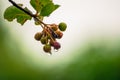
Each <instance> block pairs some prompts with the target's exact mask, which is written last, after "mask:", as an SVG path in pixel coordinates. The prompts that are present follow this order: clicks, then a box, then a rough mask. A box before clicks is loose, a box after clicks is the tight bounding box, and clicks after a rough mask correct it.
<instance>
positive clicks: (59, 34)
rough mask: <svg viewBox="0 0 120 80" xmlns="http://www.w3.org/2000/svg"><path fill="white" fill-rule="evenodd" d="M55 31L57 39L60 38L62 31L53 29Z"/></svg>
mask: <svg viewBox="0 0 120 80" xmlns="http://www.w3.org/2000/svg"><path fill="white" fill-rule="evenodd" d="M55 33H56V34H57V35H58V39H60V38H62V36H63V33H62V32H61V31H55Z"/></svg>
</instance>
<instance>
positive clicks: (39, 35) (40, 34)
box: [34, 32, 42, 41]
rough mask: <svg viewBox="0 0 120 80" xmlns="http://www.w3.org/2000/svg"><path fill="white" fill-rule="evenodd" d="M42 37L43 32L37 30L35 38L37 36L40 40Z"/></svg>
mask: <svg viewBox="0 0 120 80" xmlns="http://www.w3.org/2000/svg"><path fill="white" fill-rule="evenodd" d="M41 37H42V33H41V32H37V33H36V34H35V36H34V38H35V39H36V40H37V41H39V40H40V39H41Z"/></svg>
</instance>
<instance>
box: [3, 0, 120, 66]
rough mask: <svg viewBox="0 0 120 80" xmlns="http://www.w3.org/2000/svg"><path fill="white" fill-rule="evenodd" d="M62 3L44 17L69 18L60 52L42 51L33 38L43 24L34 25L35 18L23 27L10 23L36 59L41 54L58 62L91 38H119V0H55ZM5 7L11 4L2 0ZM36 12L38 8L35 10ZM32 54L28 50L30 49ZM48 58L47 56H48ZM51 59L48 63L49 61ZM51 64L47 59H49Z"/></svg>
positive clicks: (25, 0) (21, 0)
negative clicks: (48, 15)
mask: <svg viewBox="0 0 120 80" xmlns="http://www.w3.org/2000/svg"><path fill="white" fill-rule="evenodd" d="M13 1H15V2H17V3H23V4H24V5H25V6H27V7H28V8H29V9H31V10H32V11H34V9H33V8H32V7H31V6H30V4H29V0H13ZM53 1H54V2H55V3H56V4H60V5H61V7H60V8H58V9H57V10H56V11H54V12H53V13H52V14H51V15H50V17H48V18H45V20H44V22H46V23H57V24H58V23H59V22H66V23H67V25H68V27H67V30H66V31H65V32H64V36H63V38H62V39H61V40H58V41H59V42H60V43H61V46H62V48H61V49H60V50H59V51H58V52H54V51H53V55H52V56H48V55H47V54H43V53H44V52H43V51H42V50H41V49H42V45H41V43H40V42H37V41H35V40H34V38H33V37H34V34H35V33H36V32H38V31H41V30H42V28H41V27H39V26H37V27H36V26H35V25H34V21H27V23H25V25H24V27H21V25H20V24H18V23H16V21H15V22H11V23H9V22H8V21H6V23H7V24H9V25H12V26H11V27H10V28H12V30H11V33H17V35H19V36H20V37H21V36H22V38H23V39H22V41H23V43H25V44H26V45H27V47H30V50H31V51H34V52H35V54H31V55H32V56H34V57H35V58H34V60H35V61H38V62H39V60H38V59H39V58H41V56H42V58H43V59H45V62H50V63H57V62H58V61H60V60H62V59H65V58H66V59H67V58H68V56H70V55H72V54H70V52H71V51H73V50H74V49H75V48H76V47H77V45H80V44H81V45H82V44H83V43H84V42H85V41H87V40H88V39H97V38H100V39H104V38H107V37H108V38H109V37H111V39H112V38H117V37H119V36H120V0H53ZM2 3H3V4H4V6H3V10H4V9H5V8H7V7H8V6H10V5H11V4H10V3H9V2H8V1H7V0H2ZM34 12H35V11H34ZM28 54H29V53H28ZM46 58H47V59H46ZM50 63H49V64H50ZM47 64H48V63H47Z"/></svg>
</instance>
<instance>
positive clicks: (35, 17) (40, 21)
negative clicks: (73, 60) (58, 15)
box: [8, 0, 58, 39]
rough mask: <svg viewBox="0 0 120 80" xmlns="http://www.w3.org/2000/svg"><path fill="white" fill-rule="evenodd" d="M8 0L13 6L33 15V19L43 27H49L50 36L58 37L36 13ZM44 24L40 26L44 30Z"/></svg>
mask: <svg viewBox="0 0 120 80" xmlns="http://www.w3.org/2000/svg"><path fill="white" fill-rule="evenodd" d="M8 1H9V2H11V3H12V4H13V6H15V7H17V8H18V9H20V10H22V11H23V12H25V13H26V14H28V15H29V16H31V17H33V18H34V20H35V21H37V22H38V23H39V24H43V25H44V26H45V27H47V28H49V29H50V31H51V32H52V36H53V37H55V38H56V37H58V35H57V34H56V33H54V31H53V30H52V29H51V28H50V27H49V26H48V25H47V24H45V23H44V22H43V21H42V20H40V19H39V18H38V17H37V16H36V15H34V14H32V13H30V12H29V11H26V10H25V9H24V8H22V7H21V6H19V5H18V4H16V3H15V2H14V1H13V0H8ZM44 26H41V27H42V28H43V29H44V30H45V27H44ZM45 31H46V30H45ZM46 32H47V31H46ZM47 33H48V34H50V33H49V32H47ZM51 39H52V37H51Z"/></svg>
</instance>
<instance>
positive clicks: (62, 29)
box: [58, 22, 67, 31]
mask: <svg viewBox="0 0 120 80" xmlns="http://www.w3.org/2000/svg"><path fill="white" fill-rule="evenodd" d="M58 27H59V29H60V30H61V31H65V30H66V28H67V24H66V23H64V22H61V23H59V25H58Z"/></svg>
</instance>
